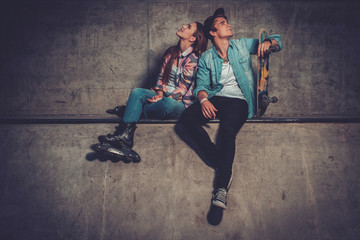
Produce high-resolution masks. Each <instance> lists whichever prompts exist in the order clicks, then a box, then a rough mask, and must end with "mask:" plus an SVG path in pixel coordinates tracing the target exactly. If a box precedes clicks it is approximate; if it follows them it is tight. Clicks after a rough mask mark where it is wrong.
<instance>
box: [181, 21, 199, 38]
mask: <svg viewBox="0 0 360 240" xmlns="http://www.w3.org/2000/svg"><path fill="white" fill-rule="evenodd" d="M195 32H196V23H195V22H193V23H188V24H185V25H182V27H181V28H180V29H179V30H178V31H177V32H176V35H178V37H179V38H181V39H186V40H192V39H196V38H195V37H194V33H195Z"/></svg>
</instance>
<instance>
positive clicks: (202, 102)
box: [200, 98, 208, 104]
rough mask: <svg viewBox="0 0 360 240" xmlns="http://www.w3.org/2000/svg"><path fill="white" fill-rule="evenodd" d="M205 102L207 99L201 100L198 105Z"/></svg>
mask: <svg viewBox="0 0 360 240" xmlns="http://www.w3.org/2000/svg"><path fill="white" fill-rule="evenodd" d="M206 100H208V99H207V98H203V99H201V101H200V104H202V103H203V102H205V101H206Z"/></svg>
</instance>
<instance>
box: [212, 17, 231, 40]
mask: <svg viewBox="0 0 360 240" xmlns="http://www.w3.org/2000/svg"><path fill="white" fill-rule="evenodd" d="M214 26H215V28H216V31H210V34H211V33H212V35H213V36H214V37H218V38H230V37H232V36H233V35H234V34H233V32H232V30H231V26H230V24H229V22H228V21H227V20H226V19H225V18H224V17H218V18H215V20H214Z"/></svg>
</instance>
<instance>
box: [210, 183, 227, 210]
mask: <svg viewBox="0 0 360 240" xmlns="http://www.w3.org/2000/svg"><path fill="white" fill-rule="evenodd" d="M226 198H227V191H226V189H225V188H219V189H217V190H216V192H215V193H214V194H213V198H212V202H211V203H212V205H214V206H217V207H221V208H223V209H226V205H227V202H226Z"/></svg>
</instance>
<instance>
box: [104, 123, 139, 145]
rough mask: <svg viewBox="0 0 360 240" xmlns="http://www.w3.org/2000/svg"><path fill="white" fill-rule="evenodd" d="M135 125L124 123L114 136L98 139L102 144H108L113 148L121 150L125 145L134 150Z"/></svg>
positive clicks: (109, 135)
mask: <svg viewBox="0 0 360 240" xmlns="http://www.w3.org/2000/svg"><path fill="white" fill-rule="evenodd" d="M135 129H136V124H135V123H122V124H120V126H119V128H118V130H117V131H115V133H114V134H113V135H111V134H108V135H106V136H105V135H101V136H99V137H98V139H99V142H100V143H108V144H110V145H111V146H113V147H117V148H121V147H123V145H124V144H125V145H126V146H127V147H129V148H132V147H133V145H134V141H133V139H134V132H135Z"/></svg>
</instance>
